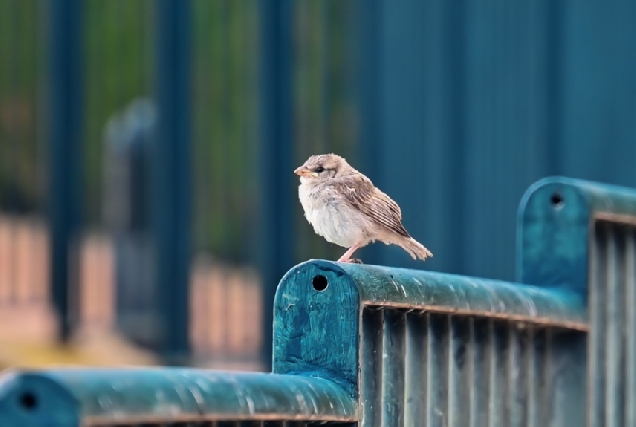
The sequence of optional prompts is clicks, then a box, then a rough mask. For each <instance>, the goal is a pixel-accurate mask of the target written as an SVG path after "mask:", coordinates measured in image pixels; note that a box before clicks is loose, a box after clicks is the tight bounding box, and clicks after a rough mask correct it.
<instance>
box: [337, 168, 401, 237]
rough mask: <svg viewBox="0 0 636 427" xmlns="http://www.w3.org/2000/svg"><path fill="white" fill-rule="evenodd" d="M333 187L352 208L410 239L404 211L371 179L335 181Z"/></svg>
mask: <svg viewBox="0 0 636 427" xmlns="http://www.w3.org/2000/svg"><path fill="white" fill-rule="evenodd" d="M333 185H334V186H335V187H336V190H337V191H338V193H340V194H342V195H343V196H344V198H345V200H346V201H347V202H348V203H349V204H350V205H351V206H353V207H354V208H356V209H358V210H359V211H361V212H363V213H364V214H365V215H367V216H368V217H369V218H371V219H372V220H373V221H374V222H375V223H377V224H378V225H381V226H383V227H386V228H388V229H389V230H391V231H393V232H395V233H397V234H399V235H400V236H404V237H410V236H409V233H408V232H407V231H406V229H405V228H404V226H403V225H402V211H401V210H400V207H399V206H398V204H397V203H395V202H394V201H393V200H392V199H391V198H390V197H389V196H387V195H386V194H384V193H383V192H382V191H380V190H378V189H377V188H375V186H374V185H373V183H372V182H371V181H370V180H369V178H367V177H366V176H364V175H361V176H356V177H346V179H335V180H333Z"/></svg>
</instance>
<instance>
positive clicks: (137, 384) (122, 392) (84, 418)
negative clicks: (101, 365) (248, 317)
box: [0, 368, 357, 427]
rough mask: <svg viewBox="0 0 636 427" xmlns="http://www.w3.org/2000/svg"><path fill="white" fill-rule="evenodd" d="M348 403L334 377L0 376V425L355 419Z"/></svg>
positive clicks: (187, 372)
mask: <svg viewBox="0 0 636 427" xmlns="http://www.w3.org/2000/svg"><path fill="white" fill-rule="evenodd" d="M356 406H357V405H356V402H355V401H354V400H353V399H351V398H350V397H349V396H348V395H347V394H346V393H345V392H344V391H343V390H342V389H341V388H340V387H339V386H337V385H336V384H334V383H332V382H330V381H327V380H325V379H321V378H310V377H307V376H290V375H272V374H256V373H251V374H250V373H230V372H215V371H207V370H193V369H169V368H165V369H158V368H157V369H127V370H108V369H104V370H88V369H86V370H80V369H73V370H56V371H45V372H30V373H23V374H17V375H15V376H11V377H9V378H7V377H6V376H5V379H4V382H3V384H2V387H1V396H0V414H2V421H0V425H2V426H5V425H7V426H9V425H10V426H23V427H28V426H34V427H35V426H43V425H47V426H51V427H53V426H56V427H57V426H60V427H61V426H77V425H82V426H107V425H133V424H144V425H145V424H162V425H163V424H164V423H181V422H201V421H233V420H260V421H264V420H274V421H276V420H289V421H294V420H295V421H315V420H318V421H333V422H346V421H353V420H355V419H356V414H357V408H356ZM45 420H47V421H46V422H45Z"/></svg>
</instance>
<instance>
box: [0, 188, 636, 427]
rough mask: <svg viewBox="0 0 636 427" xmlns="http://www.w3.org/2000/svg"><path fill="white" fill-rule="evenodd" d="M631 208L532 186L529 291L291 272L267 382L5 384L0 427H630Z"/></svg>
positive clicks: (159, 375)
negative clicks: (201, 426)
mask: <svg viewBox="0 0 636 427" xmlns="http://www.w3.org/2000/svg"><path fill="white" fill-rule="evenodd" d="M546 200H547V202H548V203H546ZM635 200H636V193H635V192H631V191H629V190H625V189H619V188H615V187H602V186H599V185H596V184H590V183H584V182H580V181H574V180H566V179H562V178H555V179H551V180H547V181H544V182H542V183H538V184H537V185H535V186H534V187H533V188H532V189H531V190H530V191H529V192H528V195H527V196H526V198H525V199H524V201H523V202H522V206H521V209H520V213H519V223H520V231H519V237H520V242H519V248H520V254H521V255H520V257H521V259H520V261H519V267H520V276H521V277H524V278H526V277H527V278H528V280H529V281H531V282H532V283H530V284H522V283H507V282H501V281H497V280H487V279H477V278H472V277H462V276H455V275H449V274H440V273H432V272H427V271H420V270H405V269H396V268H388V267H381V266H372V265H360V264H341V263H335V262H330V261H324V260H312V261H308V262H305V263H303V264H300V265H298V266H296V267H294V268H293V269H291V270H290V271H289V272H288V273H287V274H286V275H285V276H284V277H283V279H282V280H281V282H280V284H279V287H278V290H277V293H276V297H275V304H274V341H273V362H274V363H273V371H274V374H231V373H222V372H214V371H204V370H192V369H130V370H52V371H43V372H26V373H21V374H17V375H5V377H4V381H3V383H2V384H1V385H0V427H2V426H4V425H7V426H25V427H30V426H39V425H50V426H53V427H58V426H59V427H67V426H68V427H71V426H79V425H85V426H90V425H104V426H105V425H130V424H166V423H177V422H198V421H219V424H222V425H226V424H225V422H230V425H231V424H234V425H236V423H238V422H239V421H241V422H242V421H246V422H248V421H249V422H251V421H255V422H257V423H265V422H267V423H268V422H272V423H279V424H280V423H283V422H287V421H289V422H292V421H293V422H297V423H299V424H300V425H303V424H304V423H310V422H335V423H349V424H353V423H358V424H359V425H361V426H362V427H375V426H378V425H381V426H403V425H415V424H418V423H421V422H423V421H425V423H426V425H427V426H429V427H431V426H444V427H460V426H465V425H470V426H473V427H477V426H488V427H499V426H500V427H504V426H506V427H507V426H535V427H539V426H551V427H569V426H571V425H577V426H578V425H584V424H585V423H586V422H587V423H588V425H590V426H596V425H608V426H622V425H631V424H633V421H634V418H635V417H636V415H635V414H636V411H635V410H634V409H633V405H632V403H633V402H634V399H636V397H635V396H636V381H635V380H634V379H633V378H634V375H633V374H634V373H635V372H636V350H635V349H636V339H635V338H634V337H633V335H634V334H633V330H634V328H636V314H634V310H633V307H634V306H635V305H636V289H635V288H636V261H635V259H634V256H636V215H634V213H636V203H634V201H635ZM542 239H543V240H544V241H542ZM579 244H580V246H579ZM544 263H545V265H544ZM588 290H589V291H588ZM588 292H589V298H588ZM588 302H589V307H587V306H586V304H587V303H588ZM588 318H589V320H588ZM586 347H587V351H586ZM586 368H587V375H586ZM586 382H587V383H586ZM586 384H587V386H586ZM586 402H587V406H586ZM582 408H586V409H585V410H583V409H582Z"/></svg>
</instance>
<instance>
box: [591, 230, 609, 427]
mask: <svg viewBox="0 0 636 427" xmlns="http://www.w3.org/2000/svg"><path fill="white" fill-rule="evenodd" d="M604 228H605V227H604V225H603V224H602V223H597V224H596V225H595V230H594V239H593V242H592V244H591V247H590V258H591V262H590V289H589V316H590V332H589V346H588V354H589V363H588V364H589V367H588V390H587V393H588V416H587V422H588V426H589V427H592V426H598V425H602V424H604V419H605V401H604V398H603V394H604V390H605V379H604V375H603V374H602V371H603V365H602V364H603V360H604V358H605V342H604V340H603V337H602V336H601V334H602V331H604V330H605V306H606V297H605V291H604V289H603V286H602V284H604V278H605V277H606V263H605V260H606V259H607V253H606V249H607V244H606V243H605V240H606V233H605V232H604Z"/></svg>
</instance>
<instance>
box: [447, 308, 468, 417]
mask: <svg viewBox="0 0 636 427" xmlns="http://www.w3.org/2000/svg"><path fill="white" fill-rule="evenodd" d="M448 323H449V326H448V328H449V340H448V426H449V427H453V426H455V427H459V426H468V425H469V424H470V415H471V414H470V410H469V409H468V408H469V407H470V401H469V399H470V391H469V390H470V380H471V378H470V374H471V369H470V360H469V359H470V358H471V356H472V351H471V347H470V332H471V331H470V320H469V319H468V318H467V317H465V316H456V317H454V316H448Z"/></svg>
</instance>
